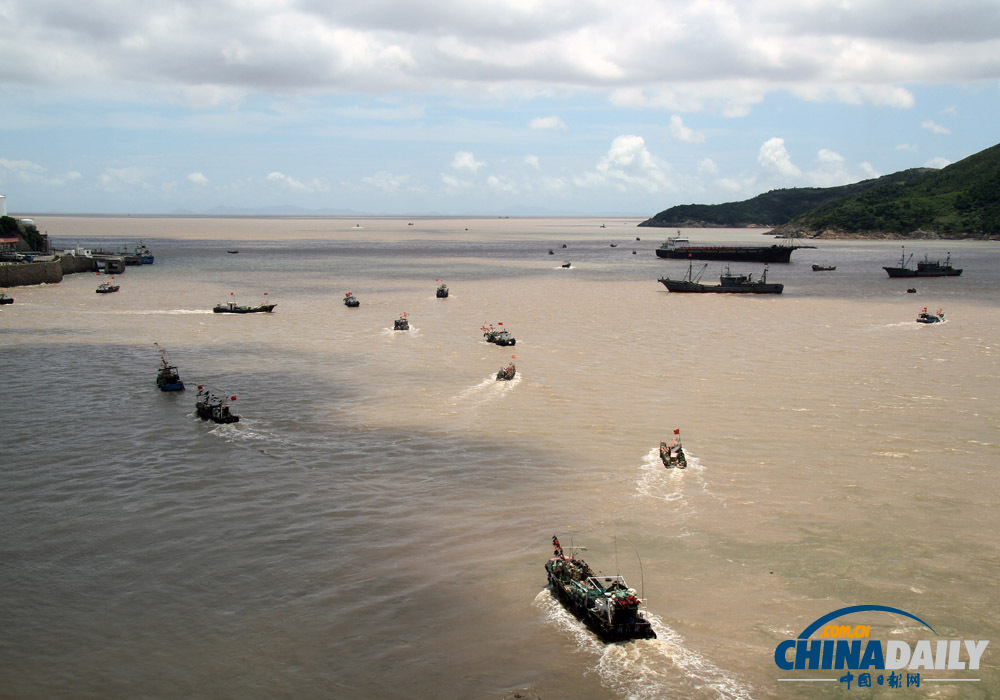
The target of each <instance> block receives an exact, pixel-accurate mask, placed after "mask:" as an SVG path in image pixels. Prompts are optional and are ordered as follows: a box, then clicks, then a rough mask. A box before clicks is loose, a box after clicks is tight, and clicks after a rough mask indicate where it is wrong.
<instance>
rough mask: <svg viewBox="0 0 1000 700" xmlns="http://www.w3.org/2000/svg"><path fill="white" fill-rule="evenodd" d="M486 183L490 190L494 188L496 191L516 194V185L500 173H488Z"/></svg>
mask: <svg viewBox="0 0 1000 700" xmlns="http://www.w3.org/2000/svg"><path fill="white" fill-rule="evenodd" d="M486 185H487V187H489V188H490V189H491V190H496V191H497V192H503V193H505V194H516V193H517V191H518V187H517V185H516V184H515V183H514V182H513V181H512V180H510V179H509V178H506V177H504V176H502V175H490V176H489V177H488V178H486Z"/></svg>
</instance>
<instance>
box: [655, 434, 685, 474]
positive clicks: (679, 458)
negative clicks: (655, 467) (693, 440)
mask: <svg viewBox="0 0 1000 700" xmlns="http://www.w3.org/2000/svg"><path fill="white" fill-rule="evenodd" d="M660 461H662V462H663V466H664V467H666V468H667V469H673V468H674V467H677V468H678V469H687V465H688V463H687V457H685V456H684V447H683V446H682V445H681V431H680V430H679V429H675V430H674V439H673V441H672V442H671V443H670V444H667V443H666V442H660Z"/></svg>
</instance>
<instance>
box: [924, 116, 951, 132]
mask: <svg viewBox="0 0 1000 700" xmlns="http://www.w3.org/2000/svg"><path fill="white" fill-rule="evenodd" d="M920 128H921V129H927V130H928V131H930V132H931V133H932V134H950V133H951V129H949V128H948V127H946V126H942V125H940V124H938V123H936V122H934V121H932V120H930V119H928V120H926V121H922V122H920Z"/></svg>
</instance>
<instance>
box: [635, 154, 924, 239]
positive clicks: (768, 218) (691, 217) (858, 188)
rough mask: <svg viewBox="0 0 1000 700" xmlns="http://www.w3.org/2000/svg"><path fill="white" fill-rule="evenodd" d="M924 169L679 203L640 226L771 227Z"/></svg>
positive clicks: (905, 179)
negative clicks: (733, 199) (836, 184)
mask: <svg viewBox="0 0 1000 700" xmlns="http://www.w3.org/2000/svg"><path fill="white" fill-rule="evenodd" d="M927 172H932V171H931V170H930V169H928V168H912V169H910V170H903V171H901V172H898V173H893V174H892V175H885V176H883V177H880V178H875V179H872V180H863V181H861V182H855V183H853V184H850V185H841V186H839V187H793V188H789V189H782V190H771V191H770V192H765V193H764V194H761V195H757V196H756V197H754V198H753V199H747V200H745V201H742V202H728V203H726V204H682V205H680V206H676V207H671V208H670V209H666V210H664V211H661V212H660V213H659V214H657V215H656V216H654V217H652V218H650V219H647V220H646V221H643V222H642V223H641V224H639V226H656V227H666V228H685V227H688V228H689V227H701V226H711V227H719V228H741V227H745V226H761V227H766V228H772V227H775V226H781V225H782V224H787V223H788V222H790V221H791V220H792V219H794V218H795V217H797V216H799V215H801V214H804V213H806V212H808V211H812V210H813V209H815V208H816V207H819V206H821V205H823V204H826V203H828V202H832V201H835V200H838V199H843V198H844V197H847V196H850V195H852V194H857V193H859V192H864V191H866V190H869V189H871V188H873V187H877V186H879V185H883V184H889V183H897V182H903V181H907V180H910V179H913V178H915V177H918V176H920V175H923V174H925V173H927Z"/></svg>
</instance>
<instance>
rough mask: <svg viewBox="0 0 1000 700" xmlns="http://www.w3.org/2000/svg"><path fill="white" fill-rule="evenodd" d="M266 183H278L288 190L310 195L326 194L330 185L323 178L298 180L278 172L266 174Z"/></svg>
mask: <svg viewBox="0 0 1000 700" xmlns="http://www.w3.org/2000/svg"><path fill="white" fill-rule="evenodd" d="M267 181H268V182H277V183H280V184H282V185H285V186H286V187H288V189H290V190H295V191H297V192H305V193H310V194H311V193H314V192H327V191H329V189H330V183H329V182H327V181H326V179H325V178H316V177H314V178H310V179H308V180H299V179H297V178H294V177H289V176H288V175H285V174H284V173H279V172H272V173H268V175H267Z"/></svg>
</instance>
